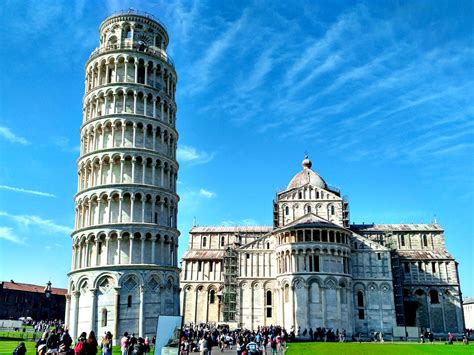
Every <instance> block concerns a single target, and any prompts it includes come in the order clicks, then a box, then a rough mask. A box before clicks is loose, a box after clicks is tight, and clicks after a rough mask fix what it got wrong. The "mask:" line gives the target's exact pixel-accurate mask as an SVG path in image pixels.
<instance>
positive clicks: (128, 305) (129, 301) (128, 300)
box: [127, 295, 132, 308]
mask: <svg viewBox="0 0 474 355" xmlns="http://www.w3.org/2000/svg"><path fill="white" fill-rule="evenodd" d="M127 307H128V308H130V307H132V295H128V298H127Z"/></svg>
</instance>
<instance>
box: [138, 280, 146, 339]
mask: <svg viewBox="0 0 474 355" xmlns="http://www.w3.org/2000/svg"><path fill="white" fill-rule="evenodd" d="M144 329H145V286H144V285H140V310H139V315H138V334H139V336H141V337H144V336H145V334H144V333H143V331H144Z"/></svg>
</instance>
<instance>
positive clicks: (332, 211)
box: [331, 206, 334, 216]
mask: <svg viewBox="0 0 474 355" xmlns="http://www.w3.org/2000/svg"><path fill="white" fill-rule="evenodd" d="M331 215H332V216H334V206H331Z"/></svg>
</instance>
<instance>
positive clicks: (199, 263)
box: [198, 261, 202, 272]
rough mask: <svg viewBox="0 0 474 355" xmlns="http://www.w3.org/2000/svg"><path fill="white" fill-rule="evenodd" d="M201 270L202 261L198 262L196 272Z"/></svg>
mask: <svg viewBox="0 0 474 355" xmlns="http://www.w3.org/2000/svg"><path fill="white" fill-rule="evenodd" d="M201 270H202V261H198V272H200V271H201Z"/></svg>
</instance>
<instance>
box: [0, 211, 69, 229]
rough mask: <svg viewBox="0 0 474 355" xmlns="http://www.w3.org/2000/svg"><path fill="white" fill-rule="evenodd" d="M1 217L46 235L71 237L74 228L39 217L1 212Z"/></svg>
mask: <svg viewBox="0 0 474 355" xmlns="http://www.w3.org/2000/svg"><path fill="white" fill-rule="evenodd" d="M0 217H5V218H8V219H10V220H12V221H14V222H15V223H17V224H18V225H19V226H22V227H35V228H38V229H39V230H41V231H42V232H44V233H49V234H67V235H69V234H70V233H71V232H72V228H70V227H67V226H63V225H60V224H57V223H55V222H53V221H51V220H49V219H43V218H41V217H38V216H28V215H14V214H10V213H8V212H4V211H0Z"/></svg>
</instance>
